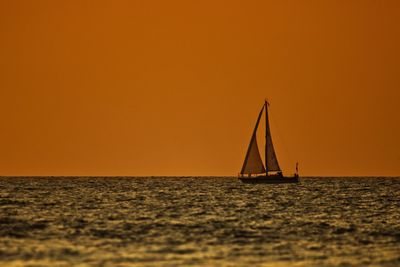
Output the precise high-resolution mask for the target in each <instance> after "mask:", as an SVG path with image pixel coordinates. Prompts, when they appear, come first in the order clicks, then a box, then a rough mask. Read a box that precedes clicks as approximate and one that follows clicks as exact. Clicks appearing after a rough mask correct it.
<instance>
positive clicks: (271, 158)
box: [265, 102, 281, 172]
mask: <svg viewBox="0 0 400 267" xmlns="http://www.w3.org/2000/svg"><path fill="white" fill-rule="evenodd" d="M268 118H269V116H268V102H266V103H265V139H266V143H265V165H266V167H267V172H269V171H281V168H279V163H278V159H277V158H276V154H275V149H274V145H273V144H272V137H271V130H270V129H269V121H268Z"/></svg>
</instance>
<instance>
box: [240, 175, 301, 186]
mask: <svg viewBox="0 0 400 267" xmlns="http://www.w3.org/2000/svg"><path fill="white" fill-rule="evenodd" d="M239 180H240V181H241V182H243V183H246V184H292V183H298V182H299V177H298V176H294V177H282V176H257V177H251V178H245V177H239Z"/></svg>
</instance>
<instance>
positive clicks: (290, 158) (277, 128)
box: [269, 109, 294, 166]
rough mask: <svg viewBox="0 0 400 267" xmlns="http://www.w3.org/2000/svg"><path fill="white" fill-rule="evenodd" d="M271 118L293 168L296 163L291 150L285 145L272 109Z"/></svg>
mask: <svg viewBox="0 0 400 267" xmlns="http://www.w3.org/2000/svg"><path fill="white" fill-rule="evenodd" d="M269 117H270V118H271V120H272V123H273V124H274V126H275V127H274V128H275V129H276V130H277V133H278V139H280V140H281V142H282V146H283V149H284V151H285V154H286V156H287V158H288V159H289V161H290V162H289V163H290V166H291V165H292V164H293V163H294V161H293V158H292V156H291V154H290V153H289V150H288V149H287V146H286V143H285V139H284V137H283V135H282V133H281V131H280V130H279V127H278V124H277V123H276V121H275V118H274V117H275V116H274V115H273V112H271V109H270V110H269Z"/></svg>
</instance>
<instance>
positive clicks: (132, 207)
mask: <svg viewBox="0 0 400 267" xmlns="http://www.w3.org/2000/svg"><path fill="white" fill-rule="evenodd" d="M0 265H2V266H74V265H79V266H400V179H399V178H303V179H302V180H301V183H300V184H282V185H266V184H264V185H263V184H259V185H247V184H242V183H240V182H239V181H238V180H237V179H236V178H226V177H220V178H217V177H215V178H212V177H210V178H204V177H202V178H200V177H197V178H196V177H180V178H178V177H177V178H168V177H148V178H132V177H114V178H107V177H103V178H101V177H97V178H96V177H36V178H22V177H20V178H15V177H8V178H7V177H1V178H0Z"/></svg>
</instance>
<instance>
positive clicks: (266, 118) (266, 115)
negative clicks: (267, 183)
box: [264, 99, 269, 176]
mask: <svg viewBox="0 0 400 267" xmlns="http://www.w3.org/2000/svg"><path fill="white" fill-rule="evenodd" d="M264 105H265V172H266V175H267V176H268V166H267V159H268V158H267V153H268V141H267V138H268V105H269V103H268V101H267V100H266V99H265V103H264Z"/></svg>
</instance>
